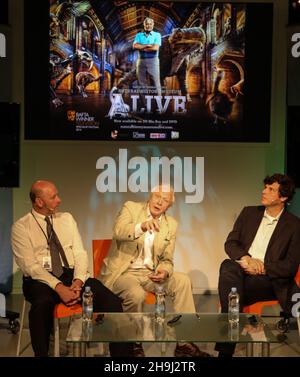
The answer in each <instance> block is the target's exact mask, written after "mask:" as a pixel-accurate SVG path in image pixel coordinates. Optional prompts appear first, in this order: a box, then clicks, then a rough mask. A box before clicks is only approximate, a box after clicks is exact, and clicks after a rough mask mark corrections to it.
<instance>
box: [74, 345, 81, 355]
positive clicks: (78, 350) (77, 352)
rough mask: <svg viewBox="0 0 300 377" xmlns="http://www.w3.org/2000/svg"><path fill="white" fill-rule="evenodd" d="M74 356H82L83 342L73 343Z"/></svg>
mask: <svg viewBox="0 0 300 377" xmlns="http://www.w3.org/2000/svg"><path fill="white" fill-rule="evenodd" d="M73 356H74V357H80V356H81V344H80V343H77V342H76V343H73Z"/></svg>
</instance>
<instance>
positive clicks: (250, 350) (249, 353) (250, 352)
mask: <svg viewBox="0 0 300 377" xmlns="http://www.w3.org/2000/svg"><path fill="white" fill-rule="evenodd" d="M246 356H247V357H253V343H247V344H246Z"/></svg>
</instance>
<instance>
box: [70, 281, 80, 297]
mask: <svg viewBox="0 0 300 377" xmlns="http://www.w3.org/2000/svg"><path fill="white" fill-rule="evenodd" d="M82 286H83V282H82V281H81V280H80V279H75V280H73V283H72V285H71V287H70V288H71V289H72V290H73V291H74V292H75V293H76V296H77V301H80V293H81V289H82Z"/></svg>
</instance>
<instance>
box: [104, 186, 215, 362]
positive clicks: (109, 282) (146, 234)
mask: <svg viewBox="0 0 300 377" xmlns="http://www.w3.org/2000/svg"><path fill="white" fill-rule="evenodd" d="M174 200H175V197H174V192H173V189H172V188H171V187H170V186H168V185H161V186H159V187H156V188H154V189H153V190H152V192H151V195H150V198H149V200H148V202H131V201H129V202H126V203H125V204H124V206H123V208H122V209H121V211H120V213H119V215H118V217H117V219H116V222H115V225H114V231H113V243H112V246H111V249H110V251H109V253H108V256H107V258H105V259H104V263H103V268H102V271H101V275H100V280H101V281H102V282H103V284H104V285H105V286H106V287H107V288H109V289H111V290H112V291H113V292H114V293H115V294H117V295H118V296H119V297H121V298H122V300H123V309H124V311H126V312H140V311H141V310H142V305H143V303H144V300H145V297H146V293H147V291H150V292H153V291H155V288H156V285H157V284H158V283H163V284H164V286H165V290H166V294H167V295H169V296H170V297H171V298H172V300H173V306H174V310H175V312H178V313H194V312H195V305H194V300H193V295H192V287H191V282H190V279H189V278H188V276H187V275H186V274H183V273H179V272H173V253H174V248H175V239H176V230H177V222H176V220H175V219H174V218H173V217H171V216H168V215H167V214H166V211H167V210H168V208H170V207H171V205H172V204H173V203H174ZM135 356H144V352H143V349H142V346H141V345H140V344H136V347H135ZM175 356H177V357H180V356H182V357H184V356H195V357H203V356H208V354H206V353H205V352H202V351H200V350H199V348H198V347H197V346H196V345H195V344H193V343H183V344H177V346H176V349H175Z"/></svg>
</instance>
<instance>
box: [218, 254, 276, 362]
mask: <svg viewBox="0 0 300 377" xmlns="http://www.w3.org/2000/svg"><path fill="white" fill-rule="evenodd" d="M232 287H236V288H237V291H238V293H239V295H240V311H242V310H243V307H244V306H246V305H251V304H254V303H255V302H257V301H267V300H276V295H275V293H274V290H273V287H272V283H271V279H270V278H269V277H268V276H267V275H248V274H246V273H245V272H244V270H243V269H242V268H241V266H240V265H239V264H238V263H237V262H235V261H233V260H231V259H225V260H224V261H223V263H222V264H221V267H220V275H219V286H218V289H219V297H220V304H221V312H222V313H228V294H229V292H230V290H231V288H232ZM215 350H216V351H219V352H221V353H223V354H226V355H233V353H234V350H235V343H216V347H215Z"/></svg>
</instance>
